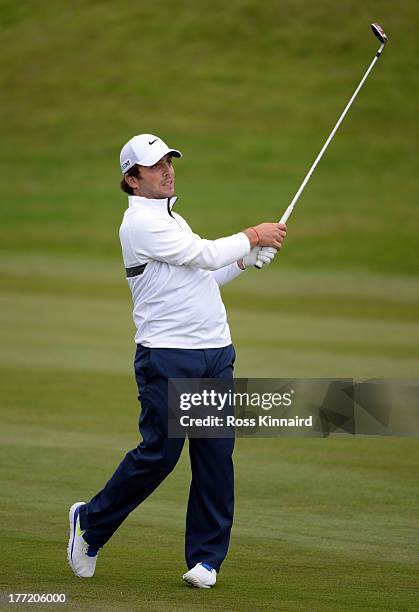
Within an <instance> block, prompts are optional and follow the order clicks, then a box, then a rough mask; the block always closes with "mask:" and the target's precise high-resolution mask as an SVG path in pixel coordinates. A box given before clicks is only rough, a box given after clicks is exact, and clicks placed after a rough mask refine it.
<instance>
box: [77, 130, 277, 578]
mask: <svg viewBox="0 0 419 612" xmlns="http://www.w3.org/2000/svg"><path fill="white" fill-rule="evenodd" d="M179 157H181V153H180V151H178V150H176V149H170V148H169V147H168V146H167V145H166V144H165V143H164V142H163V141H162V140H161V139H160V138H158V137H157V136H154V135H152V134H141V135H139V136H134V137H133V138H132V139H131V140H130V141H129V142H128V143H127V144H126V145H125V146H124V147H123V149H122V151H121V156H120V163H121V170H122V173H123V177H122V181H121V188H122V189H123V191H125V192H126V193H128V194H129V198H128V209H127V210H126V212H125V214H124V218H123V221H122V225H121V228H120V239H121V245H122V255H123V259H124V264H125V271H126V277H127V281H128V285H129V287H130V289H131V292H132V297H133V303H134V312H133V317H134V322H135V325H136V328H137V332H136V336H135V342H136V345H137V349H136V354H135V361H134V367H135V376H136V380H137V385H138V393H139V396H138V398H139V400H140V401H141V414H140V419H139V430H140V433H141V436H142V441H141V442H140V443H139V445H138V446H137V447H136V448H134V449H133V450H130V451H129V452H128V453H127V454H126V455H125V457H124V459H123V460H122V462H121V463H120V465H119V467H118V468H117V469H116V471H115V473H114V474H113V476H112V477H111V479H110V480H109V482H108V483H107V484H106V485H105V486H104V488H103V489H102V490H101V491H99V493H97V494H96V495H95V496H94V497H93V498H92V499H91V500H90V501H89V502H87V503H84V502H76V503H75V504H73V505H72V506H71V508H70V540H69V545H68V560H69V563H70V566H71V568H72V569H73V571H74V573H75V574H76V576H79V577H81V578H90V577H91V576H93V574H94V572H95V567H96V561H97V557H98V552H99V550H100V549H101V548H102V546H104V545H105V544H106V542H107V541H108V540H109V539H110V537H111V536H112V534H113V533H114V532H115V531H116V529H118V527H119V526H120V525H121V523H122V522H123V521H124V519H125V518H126V517H127V516H128V514H129V513H130V512H131V511H132V510H134V508H136V507H137V506H138V505H139V504H140V503H141V502H143V501H144V500H145V499H146V498H147V497H148V496H149V495H150V494H151V493H152V492H153V491H154V490H155V489H156V488H157V487H158V486H159V484H160V483H161V482H162V481H163V480H164V479H165V478H166V476H167V475H168V474H169V473H170V472H171V471H172V470H173V468H174V467H175V465H176V463H177V461H178V459H179V456H180V454H181V451H182V447H183V444H184V439H180V438H169V437H168V408H167V399H168V398H167V396H168V379H169V378H189V377H190V378H224V379H232V377H233V364H234V360H235V352H234V348H233V345H232V343H231V337H230V330H229V326H228V323H227V319H226V311H225V308H224V305H223V302H222V300H221V296H220V290H219V287H221V286H222V285H224V284H225V283H227V282H229V281H231V280H233V279H234V278H236V277H237V276H239V275H240V274H242V273H243V271H244V270H245V269H246V268H249V267H253V266H254V264H255V263H256V261H257V260H258V259H259V260H260V261H262V263H263V265H267V264H269V263H270V262H271V260H272V259H273V257H274V255H275V253H276V251H277V250H278V249H280V248H281V245H282V241H283V240H284V238H285V234H286V226H285V225H284V224H279V223H262V224H260V225H256V226H255V227H251V228H248V229H244V230H243V231H241V232H238V233H237V234H233V235H232V236H227V237H224V238H218V239H217V240H205V239H203V238H200V237H199V236H198V235H197V234H194V233H193V232H192V230H191V228H190V227H189V225H188V224H187V222H186V221H185V220H184V219H183V218H182V217H181V216H180V215H179V214H178V213H177V212H174V210H173V206H174V204H175V202H176V197H175V196H174V194H175V172H174V167H173V163H172V162H173V158H179ZM262 247H268V248H265V249H262ZM233 447H234V439H232V438H226V439H220V438H218V439H214V438H194V439H192V438H191V439H190V440H189V455H190V462H191V470H192V482H191V486H190V492H189V501H188V509H187V515H186V534H185V556H186V564H187V567H188V571H187V572H186V573H185V574H184V575H183V579H184V580H185V581H186V582H188V583H189V584H190V585H192V586H195V587H199V588H210V587H212V586H213V585H214V584H215V582H216V578H217V573H218V572H219V570H220V567H221V564H222V562H223V560H224V558H225V556H226V554H227V550H228V545H229V540H230V531H231V526H232V522H233V507H234V481H233V480H234V477H233V463H232V454H233Z"/></svg>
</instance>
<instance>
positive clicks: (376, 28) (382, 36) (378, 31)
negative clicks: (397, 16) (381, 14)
mask: <svg viewBox="0 0 419 612" xmlns="http://www.w3.org/2000/svg"><path fill="white" fill-rule="evenodd" d="M371 30H372V31H373V32H374V34H375V36H376V37H377V38H378V40H379V41H380V42H381V43H382V44H383V45H385V44H386V42H387V40H388V39H387V35H386V33H385V32H384V30H383V28H382V27H381V26H380V25H379V24H378V23H372V24H371Z"/></svg>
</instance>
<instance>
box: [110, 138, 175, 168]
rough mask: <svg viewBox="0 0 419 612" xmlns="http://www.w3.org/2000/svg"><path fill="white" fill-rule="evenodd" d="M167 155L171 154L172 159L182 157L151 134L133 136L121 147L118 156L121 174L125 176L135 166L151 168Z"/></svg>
mask: <svg viewBox="0 0 419 612" xmlns="http://www.w3.org/2000/svg"><path fill="white" fill-rule="evenodd" d="M168 153H171V154H172V155H173V157H182V153H181V152H180V151H178V150H177V149H169V147H168V146H167V144H166V143H165V142H163V140H162V139H161V138H158V137H157V136H154V135H153V134H139V136H134V137H133V138H131V140H129V141H128V142H127V144H126V145H125V146H124V147H122V151H121V155H120V156H119V160H120V163H121V172H122V173H123V174H125V173H126V172H128V170H129V169H130V168H132V167H133V166H135V164H140V166H153V165H154V164H156V163H157V162H158V161H159V159H161V158H162V157H164V156H165V155H167V154H168Z"/></svg>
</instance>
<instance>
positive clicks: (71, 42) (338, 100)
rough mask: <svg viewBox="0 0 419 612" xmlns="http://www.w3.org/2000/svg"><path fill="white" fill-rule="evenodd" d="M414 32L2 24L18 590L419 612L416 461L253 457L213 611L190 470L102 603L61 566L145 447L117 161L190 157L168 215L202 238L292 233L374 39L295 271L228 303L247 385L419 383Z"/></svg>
mask: <svg viewBox="0 0 419 612" xmlns="http://www.w3.org/2000/svg"><path fill="white" fill-rule="evenodd" d="M418 17H419V6H418V3H417V2H416V1H415V0H404V1H403V2H401V3H397V4H395V3H394V2H390V1H388V0H384V1H380V2H379V1H373V0H365V1H363V2H361V1H358V0H349V1H347V2H338V1H337V0H336V1H332V0H320V1H319V2H307V1H302V0H278V1H276V2H274V1H272V0H268V1H266V2H257V1H255V0H229V1H228V2H227V3H226V2H221V1H219V0H213V1H211V2H210V1H209V0H199V1H195V2H194V1H192V0H178V2H168V1H166V0H163V1H161V2H154V3H150V2H148V3H145V2H136V3H133V2H128V1H126V0H122V1H118V2H116V1H105V0H102V1H99V0H90V1H89V2H88V1H87V0H72V1H71V2H67V1H64V0H55V1H54V2H47V1H46V0H36V1H33V0H32V1H31V0H26V1H25V0H22V1H20V2H12V1H9V0H0V42H1V48H2V53H1V55H0V78H1V87H0V117H1V124H2V133H1V135H2V139H1V140H2V146H1V163H2V169H3V171H2V173H1V177H0V180H1V200H2V203H1V225H0V249H1V257H0V283H1V285H0V286H1V293H0V300H1V308H0V317H1V319H0V320H1V325H0V340H1V343H0V362H1V372H0V376H1V388H2V391H3V392H2V396H1V397H2V401H1V417H2V429H1V442H2V446H1V452H2V462H1V469H2V474H1V476H2V481H1V482H2V487H1V489H0V494H1V496H2V503H1V512H2V514H3V521H2V526H3V529H2V536H1V537H2V539H1V542H2V551H3V555H4V560H5V563H3V567H2V569H1V574H2V580H1V588H3V589H4V590H7V589H11V590H19V591H22V590H32V591H39V590H42V591H43V592H46V591H48V592H55V591H57V590H60V591H64V592H66V593H68V594H69V596H70V597H71V601H72V602H73V604H74V606H75V607H77V608H78V609H90V610H92V609H113V610H115V609H120V610H125V609H127V610H132V609H148V610H149V609H153V610H183V609H208V610H212V609H220V608H222V609H225V610H227V609H231V610H237V609H241V610H245V609H249V610H250V609H252V610H254V609H281V610H323V609H330V610H346V609H348V610H349V609H351V610H361V609H372V608H374V609H389V610H390V609H391V610H413V609H418V607H417V593H416V594H415V590H414V571H417V558H416V555H415V552H414V551H415V546H417V533H418V531H417V522H416V523H415V519H414V517H415V514H414V504H415V500H416V501H417V495H418V485H417V482H418V480H417V465H418V458H419V448H418V444H417V441H416V440H403V439H400V440H396V439H392V440H390V439H381V440H378V439H377V440H373V439H362V440H359V439H345V440H342V439H334V440H332V439H330V440H263V441H260V444H259V443H257V441H243V440H241V441H239V443H238V444H237V452H236V468H237V508H238V509H237V517H236V523H235V527H234V531H233V542H232V548H231V553H230V555H229V557H228V559H227V561H226V563H225V566H224V569H223V574H222V579H220V582H219V585H218V586H217V589H215V590H213V591H211V593H201V592H198V593H195V592H190V591H188V590H185V589H186V587H185V588H183V585H182V583H179V575H180V574H181V573H182V571H183V559H182V555H183V551H182V546H183V544H182V532H183V521H184V510H185V503H186V496H187V486H188V469H189V468H188V463H187V457H186V455H185V458H183V459H182V461H181V463H180V465H179V467H178V469H177V470H176V471H175V473H174V474H173V475H171V477H170V478H169V479H168V480H167V482H165V483H164V484H163V485H162V487H161V488H160V489H159V492H158V493H157V494H156V496H153V497H152V498H151V499H150V500H149V501H148V502H147V503H146V504H144V506H143V507H142V508H141V509H140V510H139V511H137V512H135V513H133V515H132V516H131V517H130V518H129V519H128V521H127V523H126V525H124V527H123V529H121V530H120V532H118V534H117V535H116V536H115V538H114V540H113V541H112V543H111V544H110V545H109V546H108V547H107V548H106V550H105V551H104V552H103V555H102V556H103V561H102V559H101V560H100V562H99V566H98V576H97V577H96V578H95V579H94V581H91V582H88V583H87V584H86V583H85V582H82V583H80V581H77V580H76V579H74V578H73V577H72V575H71V574H70V571H69V569H68V568H67V567H66V565H65V563H66V561H65V546H66V544H65V540H66V537H67V534H66V529H67V527H66V512H67V506H69V505H70V504H71V503H72V502H73V501H75V499H76V498H79V497H81V499H83V498H85V499H89V497H91V496H92V495H93V494H94V493H95V492H96V491H97V490H98V489H99V488H100V487H101V486H102V485H103V483H104V482H105V481H106V479H107V478H108V477H109V475H110V474H111V472H112V470H113V469H114V467H115V466H116V464H117V462H118V461H119V460H120V459H121V457H122V455H123V453H124V452H125V451H126V450H128V448H131V447H132V446H134V445H135V444H136V443H137V434H136V431H135V428H136V421H137V413H138V406H137V402H136V398H135V395H136V389H135V382H134V379H133V374H132V357H133V352H134V344H133V335H134V328H133V324H132V319H131V298H130V295H129V292H128V289H127V287H126V281H125V278H124V274H123V266H122V260H121V254H120V245H119V239H118V228H119V224H120V221H121V218H122V214H123V211H124V209H125V207H126V198H125V196H124V195H123V194H122V192H120V191H119V180H120V173H119V164H118V161H119V151H120V148H121V147H122V145H123V144H124V143H125V142H126V141H127V140H128V139H129V138H130V137H131V136H132V135H134V134H137V133H141V132H151V133H156V134H158V135H160V136H162V137H163V138H164V139H165V140H166V141H167V142H168V143H169V144H170V145H171V146H175V147H178V148H180V149H181V150H182V152H183V154H184V157H183V159H182V160H180V161H178V162H177V163H176V173H177V193H178V195H179V201H178V203H177V204H176V209H177V210H178V212H179V213H180V214H182V215H183V216H185V217H186V218H187V220H188V221H189V223H190V224H191V225H192V227H193V229H194V231H196V232H197V233H199V234H200V235H202V236H204V237H206V238H216V237H219V236H221V235H228V234H230V233H233V232H236V231H238V230H240V229H242V228H243V227H245V226H248V225H254V224H256V223H259V222H262V221H267V220H272V221H273V220H277V219H278V218H279V217H280V216H281V214H282V212H283V210H284V209H285V208H286V206H287V204H288V203H289V201H290V199H291V198H292V196H293V195H294V193H295V191H296V190H297V188H298V186H299V184H300V182H301V181H302V179H303V177H304V175H305V173H306V172H307V170H308V168H309V166H310V165H311V163H312V161H313V159H314V157H315V156H316V154H317V153H318V151H319V149H320V147H321V145H322V144H323V142H324V140H325V139H326V137H327V135H328V133H329V132H330V130H331V129H332V127H333V125H334V123H335V121H336V120H337V118H338V116H339V114H340V112H341V111H342V110H343V108H344V106H345V104H346V102H347V100H348V99H349V97H350V96H351V94H352V92H353V90H354V88H355V86H356V84H357V83H358V82H359V80H360V78H361V76H362V75H363V73H364V71H365V70H366V68H367V66H368V65H369V63H370V61H371V60H372V57H373V55H374V53H375V51H376V49H377V48H378V44H377V41H376V39H375V38H374V37H373V35H372V33H371V31H370V30H369V24H370V23H371V22H372V21H378V22H379V23H381V24H382V25H383V27H384V29H385V30H386V31H387V33H388V35H389V38H390V41H389V43H388V46H387V48H386V50H385V53H384V54H383V57H382V59H380V61H379V62H378V64H377V65H376V67H375V69H374V71H373V72H372V74H371V75H370V77H369V79H368V81H367V82H366V84H365V86H364V88H363V90H362V91H361V94H360V96H359V98H358V99H357V101H356V102H355V104H354V106H353V107H352V109H351V111H350V113H349V115H348V117H347V118H346V119H345V121H344V123H343V125H342V126H341V128H340V130H339V132H338V134H337V135H336V137H335V139H334V141H333V143H332V144H331V146H330V148H329V150H328V152H327V154H326V156H325V157H324V159H323V160H322V162H321V164H320V166H319V167H318V169H317V170H316V173H315V175H314V176H313V178H312V179H311V181H310V184H309V186H308V187H307V190H306V191H305V192H304V194H303V196H302V197H301V199H300V202H299V204H298V208H297V209H296V211H295V213H294V215H293V217H292V219H291V220H290V222H289V224H288V227H289V232H288V237H287V240H286V244H285V246H284V249H283V251H282V252H281V255H280V257H278V258H277V259H276V260H275V262H274V264H273V265H272V266H270V268H269V269H268V270H263V271H262V272H256V271H248V272H247V273H246V274H244V275H242V276H241V277H240V279H238V280H236V281H235V282H234V283H232V284H231V285H229V286H227V287H226V288H225V289H224V290H223V297H224V300H225V303H226V305H227V309H228V313H229V322H230V326H231V330H232V335H233V340H234V342H235V345H236V349H237V353H238V360H237V367H236V374H237V375H239V376H267V377H269V376H272V377H293V376H305V377H316V376H324V377H333V376H345V377H352V376H353V377H358V378H368V377H397V378H400V377H415V376H417V373H418V371H419V370H418V366H419V349H418V346H419V325H418V319H419V282H418V271H419V250H418V238H419V206H418V203H419V176H418V162H419V155H418V149H419V145H418V118H417V109H418V92H419V59H418V58H419V54H418V51H419V49H418V47H419V39H418V36H417V27H418ZM35 517H36V519H35ZM40 524H41V525H42V528H41V530H40V528H39V525H40ZM415 539H416V541H415ZM101 563H102V565H100V564H101Z"/></svg>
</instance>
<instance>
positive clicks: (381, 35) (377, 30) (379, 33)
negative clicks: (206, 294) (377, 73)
mask: <svg viewBox="0 0 419 612" xmlns="http://www.w3.org/2000/svg"><path fill="white" fill-rule="evenodd" d="M371 29H372V31H373V33H374V35H375V36H376V37H377V38H378V40H379V41H380V43H381V45H380V48H379V49H378V51H377V53H376V54H375V56H374V59H373V60H372V62H371V64H370V65H369V67H368V69H367V71H366V73H365V74H364V76H363V77H362V79H361V81H360V83H359V85H358V87H357V88H356V89H355V92H354V94H353V96H352V98H351V99H350V100H349V102H348V104H347V105H346V107H345V110H344V111H343V113H342V114H341V116H340V117H339V119H338V121H337V123H336V125H335V127H334V128H333V130H332V131H331V133H330V135H329V137H328V139H327V140H326V142H325V143H324V145H323V147H322V149H321V151H320V153H319V154H318V156H317V157H316V159H315V160H314V163H313V165H312V166H311V168H310V170H309V171H308V172H307V174H306V176H305V178H304V180H303V182H302V183H301V185H300V187H299V189H298V191H297V193H296V194H295V196H294V198H293V200H292V202H291V204H290V205H289V206H288V208H287V210H286V211H285V212H284V214H283V215H282V217H281V219H280V221H279V223H286V222H287V221H288V218H289V217H290V215H291V213H292V211H293V209H294V206H295V205H296V203H297V202H298V198H299V197H300V195H301V194H302V192H303V190H304V187H305V186H306V185H307V183H308V181H309V180H310V177H311V175H312V174H313V172H314V170H315V168H316V166H317V164H318V163H319V161H320V160H321V158H322V157H323V154H324V152H325V151H326V149H327V147H328V146H329V143H330V141H331V140H332V138H333V136H334V135H335V133H336V131H337V129H338V127H339V126H340V124H341V123H342V121H343V119H344V117H345V115H346V113H347V112H348V110H349V109H350V107H351V105H352V102H353V101H354V100H355V98H356V96H357V95H358V93H359V91H360V89H361V87H362V86H363V84H364V83H365V81H366V79H367V77H368V75H369V73H370V72H371V70H372V69H373V68H374V65H375V63H376V61H377V60H378V58H379V57H380V55H381V53H382V52H383V49H384V47H385V45H386V42H387V36H386V34H385V32H384V30H383V28H382V27H381V26H380V25H379V24H378V23H372V24H371ZM262 248H269V247H262ZM261 267H262V262H260V261H257V262H256V264H255V268H258V269H259V270H260V268H261Z"/></svg>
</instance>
